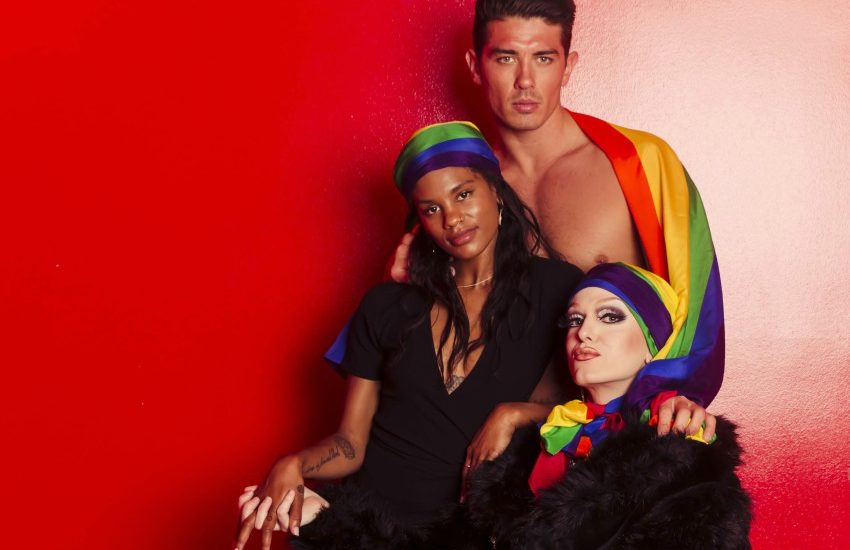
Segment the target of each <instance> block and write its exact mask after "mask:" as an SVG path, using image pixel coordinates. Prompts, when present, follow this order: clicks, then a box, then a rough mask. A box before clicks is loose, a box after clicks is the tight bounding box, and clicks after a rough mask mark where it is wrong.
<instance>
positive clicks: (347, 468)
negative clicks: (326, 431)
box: [294, 432, 366, 479]
mask: <svg viewBox="0 0 850 550" xmlns="http://www.w3.org/2000/svg"><path fill="white" fill-rule="evenodd" d="M365 451H366V443H365V441H364V442H361V441H357V440H356V439H354V438H352V437H350V436H346V435H345V434H342V433H340V432H337V433H335V434H334V435H332V436H330V437H327V438H325V439H323V440H322V441H320V442H319V443H317V444H316V445H313V446H312V447H309V448H307V449H304V450H303V451H301V452H299V453H297V454H296V455H294V459H295V460H297V462H298V465H299V466H300V468H301V474H302V475H303V476H304V478H310V479H337V478H341V477H345V476H347V475H351V474H353V473H354V472H356V471H357V470H359V469H360V466H361V465H362V464H363V455H364V454H365Z"/></svg>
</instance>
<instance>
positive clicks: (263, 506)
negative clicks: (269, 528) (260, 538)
mask: <svg viewBox="0 0 850 550" xmlns="http://www.w3.org/2000/svg"><path fill="white" fill-rule="evenodd" d="M271 507H272V497H266V498H264V499H263V500H262V502H260V505H259V506H258V507H257V517H256V518H254V527H255V528H256V529H262V528H263V523H264V522H265V521H266V517H267V516H268V515H269V509H270V508H271Z"/></svg>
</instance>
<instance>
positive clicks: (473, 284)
mask: <svg viewBox="0 0 850 550" xmlns="http://www.w3.org/2000/svg"><path fill="white" fill-rule="evenodd" d="M494 276H495V273H494V274H493V275H490V276H489V277H487V278H486V279H481V280H480V281H478V282H477V283H472V284H471V285H457V287H458V288H472V287H476V286H478V285H483V284H484V283H486V282H487V281H489V280H490V279H492V278H493V277H494Z"/></svg>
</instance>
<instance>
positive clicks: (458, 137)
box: [393, 121, 500, 198]
mask: <svg viewBox="0 0 850 550" xmlns="http://www.w3.org/2000/svg"><path fill="white" fill-rule="evenodd" d="M449 166H460V167H467V168H475V169H477V170H481V171H484V172H493V173H496V174H498V173H499V172H500V169H499V160H498V159H497V158H496V155H494V154H493V150H492V149H490V146H489V145H488V144H487V141H486V140H485V139H484V136H483V135H481V131H480V130H479V129H478V128H477V127H476V126H475V125H474V124H472V123H471V122H463V121H454V122H444V123H441V124H433V125H431V126H426V127H425V128H422V129H421V130H418V131H417V132H415V133H414V134H413V135H412V136H410V139H408V140H407V143H405V144H404V147H403V148H402V150H401V153H400V154H399V155H398V160H396V163H395V169H394V170H393V179H395V184H396V186H397V187H398V190H399V191H401V194H402V195H404V197H405V198H410V194H411V193H412V192H413V187H414V186H415V185H416V182H417V181H419V178H421V177H422V176H424V175H425V174H427V173H428V172H432V171H434V170H439V169H440V168H448V167H449Z"/></svg>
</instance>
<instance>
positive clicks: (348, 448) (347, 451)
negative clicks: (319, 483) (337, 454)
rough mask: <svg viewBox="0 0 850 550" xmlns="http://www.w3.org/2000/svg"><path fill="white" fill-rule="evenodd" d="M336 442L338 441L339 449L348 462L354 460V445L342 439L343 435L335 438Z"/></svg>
mask: <svg viewBox="0 0 850 550" xmlns="http://www.w3.org/2000/svg"><path fill="white" fill-rule="evenodd" d="M334 441H336V447H337V449H339V450H340V451H342V456H344V457H345V458H347V459H348V460H354V456H355V452H354V445H352V444H351V442H350V441H349V440H347V439H346V438H344V437H342V436H341V435H338V436H336V437H335V438H334Z"/></svg>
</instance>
